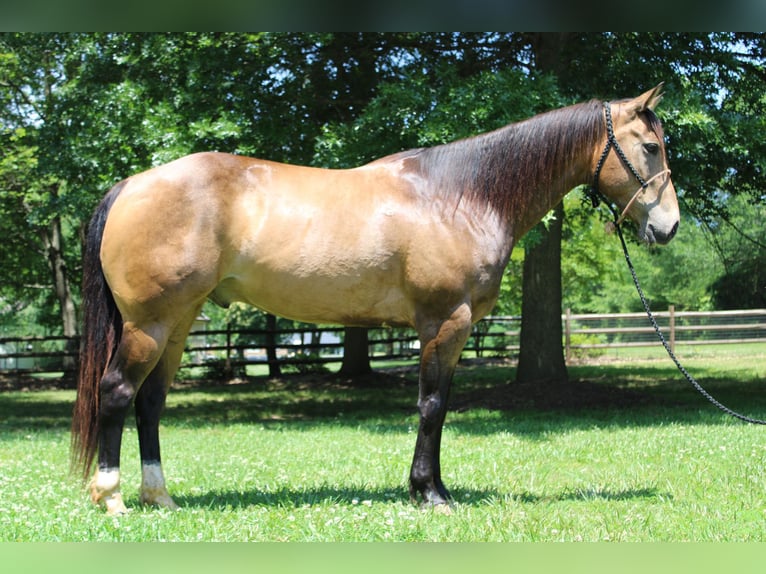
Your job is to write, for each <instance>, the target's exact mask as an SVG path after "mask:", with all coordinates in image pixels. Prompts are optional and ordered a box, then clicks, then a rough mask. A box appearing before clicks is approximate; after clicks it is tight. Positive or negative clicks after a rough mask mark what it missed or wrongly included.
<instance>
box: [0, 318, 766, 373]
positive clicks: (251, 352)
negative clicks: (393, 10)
mask: <svg viewBox="0 0 766 574" xmlns="http://www.w3.org/2000/svg"><path fill="white" fill-rule="evenodd" d="M655 317H656V319H657V321H658V323H659V325H660V327H661V329H662V331H663V334H664V336H665V337H666V339H667V340H668V342H669V343H670V345H671V346H672V347H677V346H678V345H691V344H693V345H710V344H736V343H761V342H762V343H766V309H752V310H744V311H708V312H688V311H683V312H677V311H675V310H674V308H673V307H672V306H671V307H670V308H669V309H668V310H667V311H662V312H657V313H655ZM520 326H521V318H520V317H487V318H485V319H483V320H481V321H480V322H479V323H477V324H476V325H475V327H474V330H473V333H472V335H471V338H470V339H469V341H468V344H467V345H466V348H465V351H464V352H465V353H469V354H472V355H475V356H506V357H508V356H511V357H512V356H514V355H515V353H516V352H517V351H518V348H519V332H520ZM562 327H563V334H564V341H563V343H564V349H565V353H566V357H567V359H568V360H570V359H572V358H573V357H576V356H581V355H591V354H598V353H600V352H605V351H604V350H605V349H613V348H629V347H639V346H651V345H657V344H658V342H657V336H656V334H655V332H654V329H653V328H652V326H651V325H650V324H649V322H648V320H647V318H646V315H644V314H643V313H618V314H574V313H571V311H569V310H567V311H566V313H564V314H563V315H562ZM343 337H344V329H343V328H342V327H313V326H306V327H304V328H299V329H282V330H276V331H268V330H265V329H260V330H244V329H237V328H236V327H235V326H229V328H227V329H224V330H199V331H193V332H192V333H191V334H190V335H189V338H188V339H187V348H186V353H185V356H184V361H183V365H182V367H183V368H186V369H188V368H193V367H198V366H200V365H215V364H217V363H222V364H226V365H227V367H231V366H235V367H236V366H242V365H257V364H269V362H270V361H271V362H275V361H276V362H277V363H278V364H279V365H296V366H298V367H300V366H303V365H320V364H325V363H330V362H340V361H341V360H342V358H343ZM368 339H369V356H370V358H371V359H372V360H374V361H380V360H392V359H413V360H414V359H415V358H417V356H418V354H419V350H420V349H419V342H418V339H417V336H416V335H415V333H414V331H412V330H410V329H389V328H375V329H369V330H368ZM77 344H78V342H77V341H76V340H72V339H68V338H66V337H0V373H5V374H8V373H20V372H24V373H56V372H62V371H66V370H73V369H74V368H75V361H76V352H74V351H73V350H72V349H76V348H77ZM67 349H69V350H67ZM269 350H270V351H271V352H268V351H269ZM269 357H271V359H270V358H269Z"/></svg>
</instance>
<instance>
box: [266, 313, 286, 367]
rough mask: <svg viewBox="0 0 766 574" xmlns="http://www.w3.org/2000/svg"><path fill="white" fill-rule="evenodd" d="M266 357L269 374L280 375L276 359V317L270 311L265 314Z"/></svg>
mask: <svg viewBox="0 0 766 574" xmlns="http://www.w3.org/2000/svg"><path fill="white" fill-rule="evenodd" d="M266 330H267V331H268V333H267V334H266V359H267V360H268V362H269V376H270V377H272V378H278V377H281V376H282V368H281V367H280V366H279V359H277V336H276V332H277V318H276V317H275V316H274V315H272V314H271V313H267V314H266Z"/></svg>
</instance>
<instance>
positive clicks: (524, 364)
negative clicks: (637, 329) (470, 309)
mask: <svg viewBox="0 0 766 574" xmlns="http://www.w3.org/2000/svg"><path fill="white" fill-rule="evenodd" d="M570 38H571V34H570V33H567V32H562V33H534V34H530V36H529V41H530V44H531V46H532V51H533V52H534V54H535V66H536V68H537V69H538V70H539V71H542V72H550V73H553V74H555V75H557V76H558V75H560V73H561V71H562V70H563V69H564V68H565V66H566V65H567V63H566V44H567V42H568V41H569V40H570ZM554 215H555V220H554V221H552V222H550V224H549V225H548V227H547V228H546V227H545V226H544V225H543V224H538V226H537V228H536V229H537V231H538V232H539V233H540V236H541V239H540V241H539V242H538V243H536V244H535V245H533V246H532V247H531V248H529V249H527V250H526V252H525V254H524V271H523V277H522V301H521V337H520V342H519V345H520V349H519V366H518V370H517V374H516V380H517V381H518V382H550V383H565V382H567V381H568V374H567V368H566V363H565V361H564V348H563V342H562V327H561V307H562V294H561V231H562V229H563V221H564V206H563V204H559V205H558V206H557V207H556V208H554Z"/></svg>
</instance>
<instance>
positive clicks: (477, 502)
mask: <svg viewBox="0 0 766 574" xmlns="http://www.w3.org/2000/svg"><path fill="white" fill-rule="evenodd" d="M452 497H453V500H452V504H456V505H460V506H482V505H491V504H495V503H497V501H498V500H501V499H503V498H509V499H512V500H515V501H517V502H519V503H521V504H542V503H551V502H566V501H570V502H577V501H582V502H589V501H593V500H604V501H629V500H653V499H656V500H668V499H669V498H671V497H672V496H671V495H670V494H669V493H661V492H659V491H658V490H657V489H656V488H635V489H627V490H609V489H588V490H579V489H578V490H565V491H562V492H560V493H557V494H545V495H539V494H533V493H530V492H522V493H510V494H509V493H505V494H503V493H500V492H498V491H496V490H487V489H463V488H455V489H453V490H452ZM174 499H175V501H176V503H177V504H179V505H180V506H181V508H206V509H211V510H216V509H227V508H232V509H239V508H247V507H251V506H279V507H295V508H299V507H302V506H312V507H314V506H317V505H321V504H339V505H343V506H357V505H358V506H360V507H364V506H371V505H375V504H389V503H393V502H411V499H410V497H409V495H408V494H407V491H406V488H399V489H390V488H388V489H369V488H361V489H351V488H339V487H333V486H323V487H319V488H308V489H295V488H283V489H279V490H276V491H261V490H256V489H253V490H244V491H219V490H214V491H210V492H205V493H202V494H191V495H176V496H174ZM413 504H415V503H413ZM418 506H420V507H421V508H426V507H425V506H424V505H422V504H419V505H418Z"/></svg>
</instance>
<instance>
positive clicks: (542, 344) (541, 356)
mask: <svg viewBox="0 0 766 574" xmlns="http://www.w3.org/2000/svg"><path fill="white" fill-rule="evenodd" d="M553 211H554V215H555V217H556V219H555V220H553V221H551V222H550V223H549V224H548V228H547V229H546V227H545V226H544V225H543V224H542V223H539V224H538V225H537V228H536V231H537V232H539V234H540V239H539V241H538V242H536V243H535V244H534V245H533V246H532V247H530V248H528V249H527V250H526V252H525V254H524V271H523V273H524V274H523V285H522V290H523V291H522V293H523V296H522V301H521V341H520V350H519V366H518V369H517V372H516V380H517V382H520V383H530V382H540V383H557V384H559V383H565V382H567V381H568V375H567V367H566V363H565V362H564V348H563V343H562V335H563V332H562V327H561V301H562V296H561V230H562V226H563V219H564V207H563V205H562V204H559V205H558V206H557V207H556V208H555V209H554V210H553Z"/></svg>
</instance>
